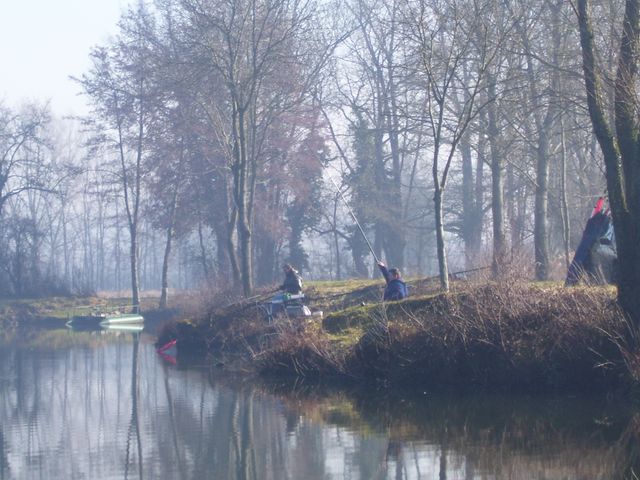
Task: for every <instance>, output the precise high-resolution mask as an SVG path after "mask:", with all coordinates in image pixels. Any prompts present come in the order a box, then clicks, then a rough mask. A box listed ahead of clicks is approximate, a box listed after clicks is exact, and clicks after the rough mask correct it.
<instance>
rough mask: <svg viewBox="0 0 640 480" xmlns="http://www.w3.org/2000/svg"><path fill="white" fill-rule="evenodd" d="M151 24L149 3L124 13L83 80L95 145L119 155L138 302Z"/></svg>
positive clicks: (97, 50)
mask: <svg viewBox="0 0 640 480" xmlns="http://www.w3.org/2000/svg"><path fill="white" fill-rule="evenodd" d="M152 28H153V25H152V20H151V17H150V15H149V12H148V11H146V10H145V7H144V5H142V4H140V5H139V6H138V9H137V10H131V11H129V12H128V13H127V14H126V15H125V16H124V17H123V18H122V19H121V23H120V32H119V36H118V37H117V39H116V40H115V41H114V42H113V43H111V44H110V45H108V46H107V47H99V48H95V49H94V51H93V52H92V55H91V60H92V68H91V70H90V72H89V73H87V74H85V75H83V76H82V78H81V80H80V84H81V86H82V88H83V90H84V93H85V94H86V95H87V96H88V97H89V99H90V100H91V102H92V104H93V106H94V111H93V117H92V119H91V121H89V122H88V123H90V124H92V126H93V127H94V128H95V130H96V131H97V132H98V136H97V137H96V139H95V141H96V145H97V146H100V147H104V148H106V149H107V150H108V151H109V152H111V153H112V154H113V155H115V158H117V165H118V171H113V172H112V173H113V175H114V176H115V177H116V179H117V182H118V183H119V185H120V193H121V194H122V196H123V202H124V207H125V212H126V217H127V226H128V230H129V240H130V243H129V263H130V273H131V292H132V302H133V304H134V305H138V304H139V301H140V292H139V290H140V284H139V272H138V259H139V239H138V233H139V220H140V218H139V216H140V206H141V201H142V193H143V192H142V176H143V173H144V170H143V160H144V154H145V135H146V128H147V126H148V123H149V122H150V117H151V112H152V110H153V98H152V88H153V85H152V84H151V82H150V75H149V69H150V66H149V64H148V63H149V58H150V53H149V44H148V42H149V39H150V38H152V35H151V34H150V30H151V29H152Z"/></svg>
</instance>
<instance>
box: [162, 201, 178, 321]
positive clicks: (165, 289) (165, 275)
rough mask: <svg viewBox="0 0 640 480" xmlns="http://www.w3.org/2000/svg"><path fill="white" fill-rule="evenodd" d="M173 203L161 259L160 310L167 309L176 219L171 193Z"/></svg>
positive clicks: (175, 205)
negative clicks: (170, 262) (170, 260)
mask: <svg viewBox="0 0 640 480" xmlns="http://www.w3.org/2000/svg"><path fill="white" fill-rule="evenodd" d="M172 200H173V201H172V202H171V213H170V220H169V226H168V227H167V239H166V242H165V245H164V257H163V259H162V288H161V292H160V303H159V307H160V308H161V309H165V308H167V305H168V301H167V297H168V294H169V259H170V258H171V244H172V241H173V230H174V227H175V218H176V207H177V203H178V193H177V192H174V193H173V199H172Z"/></svg>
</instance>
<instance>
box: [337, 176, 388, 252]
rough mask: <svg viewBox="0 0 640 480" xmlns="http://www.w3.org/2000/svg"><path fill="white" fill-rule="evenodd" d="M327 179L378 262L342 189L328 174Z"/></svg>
mask: <svg viewBox="0 0 640 480" xmlns="http://www.w3.org/2000/svg"><path fill="white" fill-rule="evenodd" d="M329 180H331V183H333V186H334V187H335V189H336V192H338V195H340V198H341V199H342V201H343V202H344V205H345V207H347V210H348V211H349V213H350V214H351V218H353V221H354V222H355V224H356V225H357V227H358V229H359V230H360V233H361V234H362V238H364V241H365V242H367V247H369V251H370V252H371V255H373V258H374V259H375V261H376V263H380V260H379V259H378V256H377V255H376V252H374V251H373V247H372V246H371V243H370V242H369V239H368V238H367V235H366V234H365V233H364V230H363V229H362V225H360V222H359V221H358V219H357V218H356V215H355V214H354V213H353V210H351V207H350V206H349V204H348V203H347V200H346V199H345V198H344V195H343V194H342V190H340V188H339V187H338V184H337V183H336V182H335V181H334V180H333V178H332V177H331V176H329Z"/></svg>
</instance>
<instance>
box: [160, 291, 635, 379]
mask: <svg viewBox="0 0 640 480" xmlns="http://www.w3.org/2000/svg"><path fill="white" fill-rule="evenodd" d="M351 286H353V285H350V284H348V283H342V284H341V285H337V286H336V285H330V288H329V286H323V285H312V286H311V287H310V288H309V289H308V293H307V298H308V299H310V300H312V301H311V302H310V306H311V307H312V308H318V306H319V307H320V308H322V309H323V310H325V313H328V315H326V316H325V318H324V320H323V321H322V322H319V321H318V320H314V319H287V318H280V319H278V320H277V321H274V322H272V323H268V322H266V321H265V319H264V317H263V316H261V315H260V313H259V311H258V310H257V309H256V308H255V303H252V302H248V303H236V304H232V305H230V306H228V307H227V308H224V309H217V310H211V311H210V312H209V313H207V314H206V315H205V316H203V317H200V319H199V320H198V321H197V322H193V321H192V322H183V323H181V324H178V325H175V326H173V327H172V329H171V330H167V331H165V333H164V334H163V336H162V337H161V339H160V342H162V341H166V340H167V339H168V338H176V337H177V338H179V339H180V344H181V345H182V349H181V350H182V351H185V352H189V353H191V354H195V355H197V356H202V354H209V355H214V356H215V358H217V359H219V361H221V362H223V363H225V364H227V365H233V364H236V365H238V364H242V368H244V369H251V370H257V371H260V372H264V373H283V374H291V375H297V376H307V377H312V376H328V375H331V376H339V377H343V378H351V379H359V380H375V381H377V382H383V383H388V384H396V383H407V384H411V385H426V386H429V385H434V384H438V385H441V384H452V385H482V386H492V387H495V386H497V387H504V388H518V389H524V390H557V389H591V390H594V389H600V390H607V391H608V390H611V389H616V388H620V387H623V386H626V385H628V384H629V383H631V382H633V381H634V380H635V381H637V380H638V378H639V376H638V372H640V356H639V355H638V354H637V352H638V350H637V348H636V347H635V345H636V342H635V339H636V337H635V336H634V335H633V334H632V333H631V332H632V330H631V329H630V328H629V325H628V324H627V323H626V322H625V320H624V317H623V316H622V315H621V313H620V311H619V310H618V308H617V306H616V303H615V292H614V291H613V290H612V289H610V288H606V287H599V288H596V287H577V288H571V289H566V288H563V287H561V286H559V284H551V283H547V284H531V283H525V282H513V283H502V284H495V283H489V282H484V283H481V284H469V283H459V284H456V287H455V289H456V290H455V291H453V292H452V293H449V294H444V295H435V294H434V293H433V285H432V284H431V283H428V282H424V284H423V285H422V286H415V285H414V287H413V290H412V297H411V298H410V299H407V300H405V301H402V302H392V303H388V304H382V303H379V302H375V301H374V300H375V299H376V298H379V295H380V285H379V284H378V285H375V284H371V283H358V284H356V288H355V289H353V288H352V289H350V287H351ZM313 300H315V302H313ZM311 318H313V317H311ZM220 359H221V360H220Z"/></svg>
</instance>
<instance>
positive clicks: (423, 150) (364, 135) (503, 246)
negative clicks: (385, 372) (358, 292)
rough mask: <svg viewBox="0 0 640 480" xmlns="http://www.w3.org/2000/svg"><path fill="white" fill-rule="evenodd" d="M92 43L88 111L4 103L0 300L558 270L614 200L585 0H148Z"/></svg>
mask: <svg viewBox="0 0 640 480" xmlns="http://www.w3.org/2000/svg"><path fill="white" fill-rule="evenodd" d="M591 12H592V16H593V18H596V19H597V22H596V25H595V29H594V32H593V34H594V35H593V38H594V41H595V48H596V52H597V59H598V62H599V63H598V65H599V66H601V67H602V70H601V72H600V74H601V75H602V78H604V79H605V82H604V83H603V91H602V99H603V101H605V102H610V103H612V102H613V95H614V85H613V80H614V79H615V76H616V66H617V57H618V55H619V53H618V48H619V43H620V38H619V35H618V34H617V33H616V32H618V31H619V30H620V29H621V27H620V25H621V18H622V15H623V12H624V2H623V1H618V0H612V1H606V2H597V3H594V4H593V5H592V6H591ZM90 57H91V68H90V69H89V70H88V71H86V72H84V73H83V74H80V75H79V76H78V77H77V78H76V83H77V86H78V92H79V93H81V94H83V95H84V96H86V98H87V99H88V101H89V104H90V105H91V113H90V114H89V115H87V116H86V117H85V118H81V119H74V120H69V119H64V120H63V119H60V118H57V117H56V116H55V112H52V111H50V109H49V108H48V106H47V104H46V103H28V104H27V103H25V104H24V105H22V106H18V107H14V106H11V107H10V106H8V105H7V104H6V102H4V103H1V102H0V297H10V296H34V295H53V294H63V293H83V292H84V293H88V292H96V291H101V290H127V291H131V292H132V297H133V300H134V303H137V300H138V297H139V295H140V292H141V291H145V290H158V291H162V292H163V294H164V299H165V300H164V301H165V302H166V292H167V289H201V288H206V289H215V290H220V291H222V290H234V291H237V292H240V293H243V294H245V295H248V294H250V293H251V292H252V291H254V289H255V288H256V287H260V286H264V285H267V284H275V283H276V282H281V276H282V272H281V266H282V264H283V263H285V262H286V263H291V264H292V265H293V266H294V267H295V268H296V269H298V270H300V272H301V274H302V276H303V277H304V278H305V279H342V278H351V277H370V276H372V275H377V274H378V273H377V271H376V270H375V269H374V267H375V263H374V261H373V259H374V256H373V255H372V254H371V252H370V248H369V247H370V246H371V249H372V250H373V251H374V252H375V255H376V257H377V258H379V259H381V260H384V261H385V262H386V263H387V264H389V265H391V266H396V267H399V268H400V269H402V271H403V273H404V275H405V276H431V275H434V276H439V277H440V279H441V281H442V282H443V286H444V287H445V288H446V287H447V286H448V284H447V282H448V278H449V277H450V274H451V273H454V272H459V271H464V270H472V269H484V270H485V271H486V272H487V274H488V275H494V276H496V277H500V276H503V275H506V274H507V273H508V272H518V273H519V274H521V275H524V276H525V277H529V278H531V279H537V280H546V279H559V278H562V276H563V275H564V274H565V272H566V268H567V265H568V262H569V261H570V260H571V257H572V254H573V250H574V249H575V247H576V245H577V243H578V241H579V239H580V236H581V233H582V229H583V227H584V224H585V221H586V220H587V218H588V217H589V215H590V212H591V209H592V208H593V205H594V203H595V202H596V200H597V198H598V197H600V196H605V195H606V193H607V184H606V180H605V166H604V162H603V158H602V157H603V155H602V152H601V150H600V148H599V146H598V142H597V140H596V137H595V135H594V133H593V126H592V123H591V121H590V117H589V110H588V104H587V95H586V90H585V79H584V73H583V56H582V51H581V44H580V30H579V25H578V20H577V13H576V11H575V10H574V5H573V3H572V2H570V1H566V0H526V1H525V0H510V1H504V0H474V1H471V0H340V1H335V2H334V1H333V0H326V1H318V0H315V1H313V0H220V1H215V2H214V1H207V0H157V1H155V2H152V3H144V2H138V3H136V4H135V6H134V7H132V8H131V9H129V10H128V11H126V12H124V13H123V15H122V17H121V20H120V22H119V25H118V33H117V35H115V36H114V37H113V38H112V39H111V40H110V41H109V42H107V43H105V44H104V45H99V46H96V47H95V48H94V49H93V50H92V52H91V54H90ZM70 73H74V72H70ZM75 73H77V72H75ZM80 73H81V72H80ZM607 80H611V81H607ZM354 218H355V219H357V221H355V220H354ZM358 223H359V225H360V226H361V227H362V230H363V231H364V232H365V234H366V237H365V236H363V235H362V233H361V231H360V229H359V227H358Z"/></svg>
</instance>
